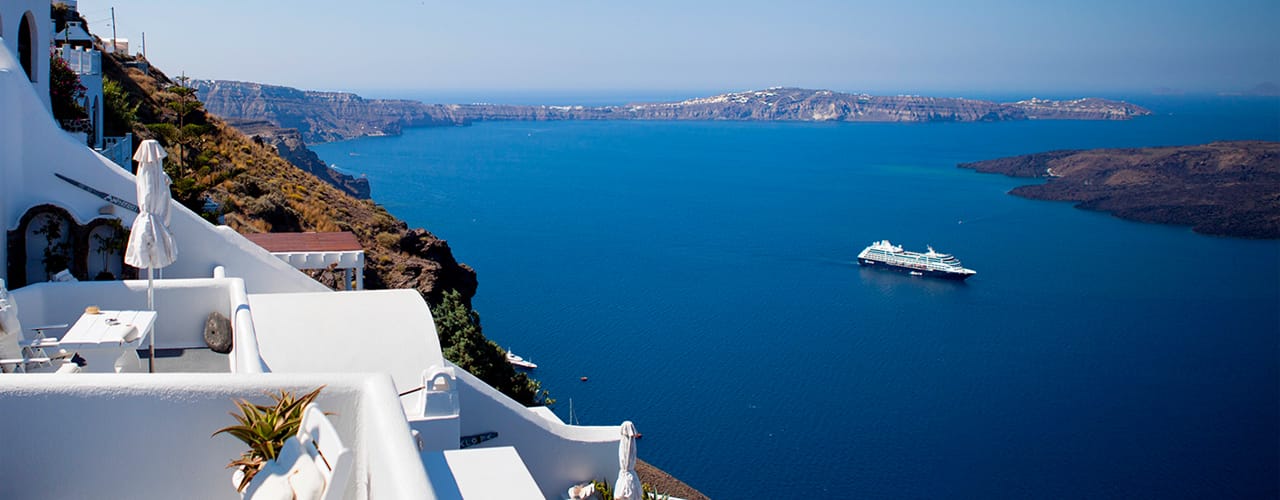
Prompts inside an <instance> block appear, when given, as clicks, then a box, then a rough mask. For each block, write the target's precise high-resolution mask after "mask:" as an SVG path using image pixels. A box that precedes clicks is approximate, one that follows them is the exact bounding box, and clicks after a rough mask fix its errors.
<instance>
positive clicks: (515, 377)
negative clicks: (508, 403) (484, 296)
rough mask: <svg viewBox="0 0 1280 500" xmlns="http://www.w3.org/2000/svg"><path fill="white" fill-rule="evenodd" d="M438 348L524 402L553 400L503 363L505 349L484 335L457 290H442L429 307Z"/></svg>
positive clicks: (535, 383)
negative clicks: (434, 325) (440, 295)
mask: <svg viewBox="0 0 1280 500" xmlns="http://www.w3.org/2000/svg"><path fill="white" fill-rule="evenodd" d="M431 313H432V315H433V317H434V318H435V323H436V332H437V334H438V335H439V337H440V349H441V350H442V351H444V357H445V359H448V360H449V361H451V362H453V364H455V365H458V366H459V367H461V368H462V369H463V370H466V371H467V372H468V373H470V374H472V375H475V376H476V377H477V378H479V379H480V380H483V381H484V382H485V383H486V384H489V385H490V386H492V387H493V388H494V389H497V390H499V391H501V392H502V393H503V394H506V395H507V396H508V397H510V398H511V399H514V400H516V402H518V403H520V404H522V405H525V406H535V405H545V406H550V405H552V404H555V399H552V398H551V395H550V393H549V392H548V391H546V390H544V389H542V384H541V383H540V382H539V381H537V380H534V379H531V378H529V376H528V375H526V374H524V373H519V372H516V370H515V368H512V367H511V365H510V364H509V363H507V353H506V351H503V350H502V348H501V347H498V344H496V343H494V342H493V341H492V340H489V339H488V338H485V336H484V332H483V331H482V330H481V329H480V315H479V314H478V313H476V312H475V310H473V309H471V308H469V307H467V305H466V304H463V303H462V296H461V294H459V293H458V291H457V290H449V291H447V292H445V293H444V298H443V300H442V301H441V303H440V305H439V306H437V307H432V308H431Z"/></svg>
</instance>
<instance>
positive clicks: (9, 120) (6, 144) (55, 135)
mask: <svg viewBox="0 0 1280 500" xmlns="http://www.w3.org/2000/svg"><path fill="white" fill-rule="evenodd" d="M43 5H44V9H45V10H46V11H47V10H48V4H47V2H46V3H44V4H43ZM7 18H8V16H6V19H7ZM47 57H48V56H47V55H45V58H46V59H47ZM46 62H47V61H46ZM55 173H60V174H62V175H64V176H66V177H69V178H71V179H75V180H76V181H79V182H81V183H83V184H86V185H88V186H91V187H93V188H95V189H97V190H100V191H103V192H106V193H108V194H110V195H113V196H116V197H118V198H120V199H123V200H127V201H130V202H135V201H136V199H137V191H136V187H135V184H134V177H133V175H132V174H130V173H128V172H125V171H124V170H122V169H120V168H119V167H117V166H115V164H114V163H112V162H111V161H110V160H107V159H106V158H104V157H102V156H101V155H99V154H97V153H95V152H93V151H92V150H91V149H89V148H87V147H86V146H85V145H84V144H81V143H80V142H79V141H77V140H76V139H74V138H72V136H71V135H69V134H67V133H65V132H63V131H62V129H61V128H59V127H58V125H57V124H56V123H54V121H53V117H52V116H51V115H50V114H49V112H48V110H47V109H46V106H45V105H44V104H43V103H42V102H41V101H40V100H39V99H38V98H37V97H36V93H35V90H34V89H33V88H32V87H31V85H30V84H29V83H28V82H27V80H26V76H25V75H24V74H23V73H22V69H21V68H20V67H18V66H17V62H16V61H15V60H14V58H13V55H12V54H10V53H9V50H8V49H7V48H6V49H3V50H0V227H2V228H4V229H5V230H13V229H16V228H17V227H18V224H19V222H20V220H21V218H22V216H23V214H25V213H26V212H27V210H29V209H31V208H32V207H36V206H39V205H43V204H50V205H55V206H58V207H62V208H64V209H66V210H67V212H69V213H70V214H71V216H72V217H73V218H74V219H75V220H76V222H77V223H79V224H85V223H87V222H89V221H91V220H93V219H95V218H98V217H102V215H100V214H99V210H100V209H102V208H103V207H105V206H107V205H108V203H107V202H106V201H103V200H101V199H100V198H98V197H97V196H94V195H92V194H90V193H88V192H85V191H83V190H81V189H80V188H77V187H75V186H72V185H71V184H69V183H67V182H66V181H63V180H62V179H59V178H57V177H56V176H54V174H55ZM113 210H114V215H112V216H110V217H118V218H120V219H121V222H122V223H123V224H124V225H125V226H126V227H128V226H130V225H132V223H133V218H134V216H135V215H136V214H134V213H133V212H130V211H129V210H125V209H123V208H119V207H113ZM171 213H172V216H171V217H172V220H171V222H170V230H171V231H172V232H173V234H174V237H175V239H176V241H177V243H178V261H177V262H175V263H174V264H173V265H171V266H169V267H166V268H165V269H164V271H163V275H164V277H166V278H198V277H207V276H210V275H211V274H212V273H213V268H214V267H216V266H218V265H222V266H224V267H225V268H226V273H227V276H231V277H240V278H244V280H245V287H246V288H247V289H248V290H249V292H251V293H275V292H302V291H323V290H327V288H326V287H325V286H324V285H321V284H319V283H317V282H316V281H315V280H312V279H311V278H309V277H307V276H306V275H305V274H302V273H301V272H298V271H297V270H295V269H293V268H291V267H289V266H288V265H287V264H285V263H283V262H280V261H279V259H276V258H275V257H272V256H271V254H270V253H268V252H267V251H266V250H263V249H262V248H260V247H258V246H257V245H255V244H253V243H252V242H250V241H248V240H246V239H244V238H243V237H241V236H240V235H239V234H236V232H235V231H233V230H231V229H230V228H225V227H215V226H213V225H212V224H209V223H208V222H207V221H205V220H204V219H201V218H200V217H199V216H198V215H196V214H195V213H193V212H192V211H190V210H188V209H186V207H183V206H181V205H179V204H177V203H174V205H173V210H172V211H171ZM4 248H5V245H0V257H3V259H0V262H7V258H8V256H7V255H5V253H4V252H5V251H4ZM5 273H6V267H5V266H0V279H3V278H4V277H5Z"/></svg>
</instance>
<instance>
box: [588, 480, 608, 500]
mask: <svg viewBox="0 0 1280 500" xmlns="http://www.w3.org/2000/svg"><path fill="white" fill-rule="evenodd" d="M591 484H592V485H593V486H595V487H596V494H597V495H600V498H603V499H605V500H613V488H610V487H609V483H608V482H606V481H605V480H603V479H601V480H599V481H596V480H594V479H593V480H591Z"/></svg>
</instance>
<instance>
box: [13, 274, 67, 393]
mask: <svg viewBox="0 0 1280 500" xmlns="http://www.w3.org/2000/svg"><path fill="white" fill-rule="evenodd" d="M66 328H67V325H47V326H39V327H35V328H32V329H31V330H32V331H34V332H35V336H34V337H33V338H32V339H31V340H27V339H26V338H25V336H24V335H23V334H22V323H20V322H19V321H18V304H17V303H15V302H14V301H13V297H11V296H9V291H8V290H7V289H5V287H4V280H0V371H2V372H5V373H10V372H19V373H24V372H27V371H31V370H41V369H47V368H55V367H56V368H57V371H59V372H69V371H78V368H79V366H78V365H75V363H73V362H71V357H72V356H73V355H74V353H70V352H67V351H65V350H63V349H61V348H60V347H59V346H58V339H54V338H49V337H46V336H45V332H46V331H48V330H57V329H62V330H65V329H66ZM51 352H52V353H51ZM73 366H75V368H73Z"/></svg>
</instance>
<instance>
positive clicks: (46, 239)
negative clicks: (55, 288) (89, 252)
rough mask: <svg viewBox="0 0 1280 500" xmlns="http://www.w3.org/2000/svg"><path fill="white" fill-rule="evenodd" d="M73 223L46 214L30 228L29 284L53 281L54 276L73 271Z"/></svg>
mask: <svg viewBox="0 0 1280 500" xmlns="http://www.w3.org/2000/svg"><path fill="white" fill-rule="evenodd" d="M71 230H72V225H71V220H70V219H68V218H66V217H65V216H62V215H61V214H58V213H53V212H43V213H39V214H37V215H35V216H34V217H32V218H31V221H30V222H29V223H28V224H27V227H26V234H24V236H25V237H26V238H25V239H26V251H27V270H26V271H27V273H26V274H27V283H28V284H30V283H39V282H41V281H49V279H50V278H52V277H53V275H54V274H56V273H58V272H59V271H61V270H63V269H68V268H70V267H71V255H72V250H73V248H72V246H71V241H72V240H71Z"/></svg>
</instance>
